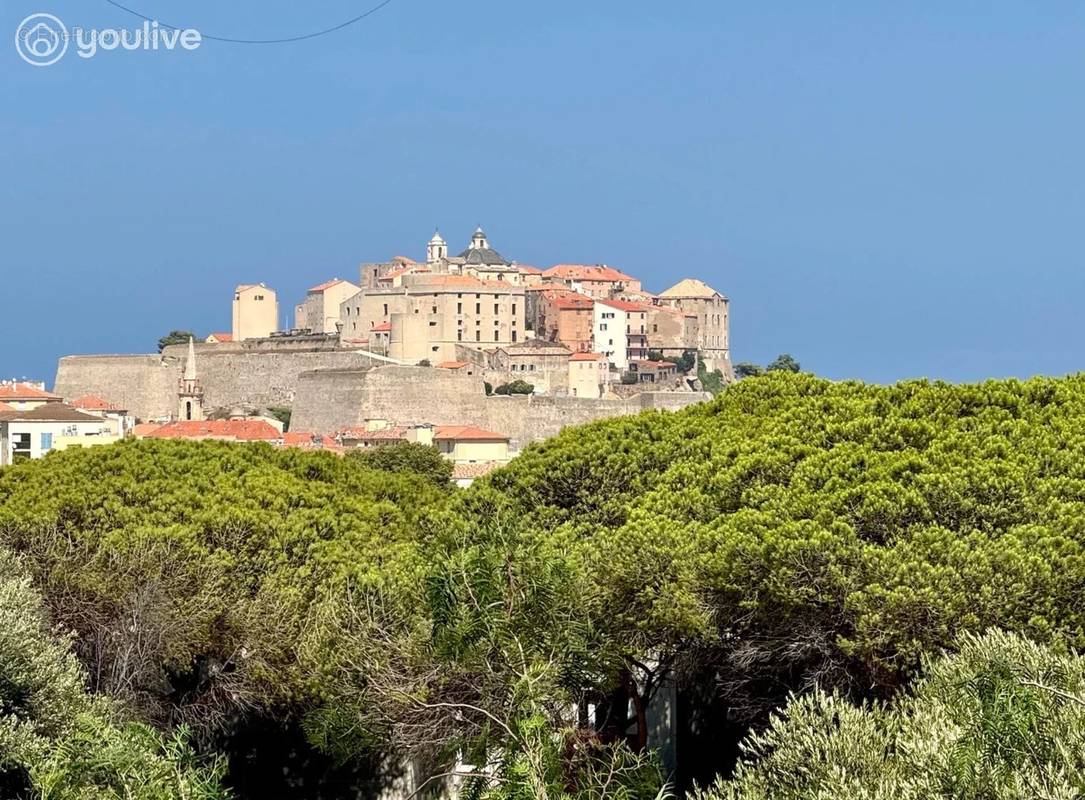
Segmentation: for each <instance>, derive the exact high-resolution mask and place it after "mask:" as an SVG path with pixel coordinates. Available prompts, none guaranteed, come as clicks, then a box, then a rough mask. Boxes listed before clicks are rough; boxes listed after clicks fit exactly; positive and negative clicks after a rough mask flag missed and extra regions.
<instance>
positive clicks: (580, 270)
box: [543, 264, 636, 283]
mask: <svg viewBox="0 0 1085 800" xmlns="http://www.w3.org/2000/svg"><path fill="white" fill-rule="evenodd" d="M543 276H544V277H547V278H562V279H563V280H579V281H606V282H608V283H616V282H618V281H632V280H636V279H635V278H634V277H633V276H631V275H626V274H625V273H624V272H619V271H618V270H616V269H614V268H612V267H608V266H606V265H605V264H557V265H556V266H553V267H551V268H550V269H548V270H546V272H544V273H543Z"/></svg>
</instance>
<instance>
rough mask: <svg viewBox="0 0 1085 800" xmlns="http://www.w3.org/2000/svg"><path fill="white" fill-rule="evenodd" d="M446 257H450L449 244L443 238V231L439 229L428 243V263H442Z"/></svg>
mask: <svg viewBox="0 0 1085 800" xmlns="http://www.w3.org/2000/svg"><path fill="white" fill-rule="evenodd" d="M446 258H448V245H447V244H446V243H445V240H444V239H442V238H441V232H440V231H437V232H436V233H434V234H433V238H432V239H430V240H429V244H428V245H426V263H427V264H429V265H431V266H432V265H434V264H439V263H441V262H442V261H444V260H445V259H446Z"/></svg>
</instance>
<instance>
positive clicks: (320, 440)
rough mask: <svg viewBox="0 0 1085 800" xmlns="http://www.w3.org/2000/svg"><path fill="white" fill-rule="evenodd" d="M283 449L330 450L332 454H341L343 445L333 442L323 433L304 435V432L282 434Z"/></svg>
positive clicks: (333, 440)
mask: <svg viewBox="0 0 1085 800" xmlns="http://www.w3.org/2000/svg"><path fill="white" fill-rule="evenodd" d="M283 445H284V446H285V447H296V448H298V449H299V450H330V451H331V452H333V453H341V452H343V445H341V444H339V442H337V441H335V439H333V438H332V437H331V436H328V435H327V434H323V433H306V432H304V431H290V432H289V433H284V434H283Z"/></svg>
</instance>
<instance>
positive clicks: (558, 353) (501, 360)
mask: <svg viewBox="0 0 1085 800" xmlns="http://www.w3.org/2000/svg"><path fill="white" fill-rule="evenodd" d="M571 355H572V352H571V351H570V350H569V349H568V348H567V347H566V346H565V345H563V344H561V343H560V342H546V341H542V340H540V339H532V340H530V341H527V342H524V343H523V344H516V345H509V346H508V347H500V348H498V349H497V350H495V351H494V353H493V356H492V360H493V369H492V370H491V371H490V373H488V377H490V378H492V379H493V380H498V381H500V382H501V383H510V382H512V381H515V380H523V381H527V382H528V383H530V384H532V385H533V386H534V387H535V389H536V391H541V392H548V393H564V392H565V391H566V390H567V389H568V386H569V357H570V356H571ZM493 380H491V383H492V382H493Z"/></svg>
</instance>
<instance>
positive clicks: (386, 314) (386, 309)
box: [384, 303, 388, 317]
mask: <svg viewBox="0 0 1085 800" xmlns="http://www.w3.org/2000/svg"><path fill="white" fill-rule="evenodd" d="M384 316H386V317H387V316H388V304H387V303H385V304H384Z"/></svg>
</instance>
